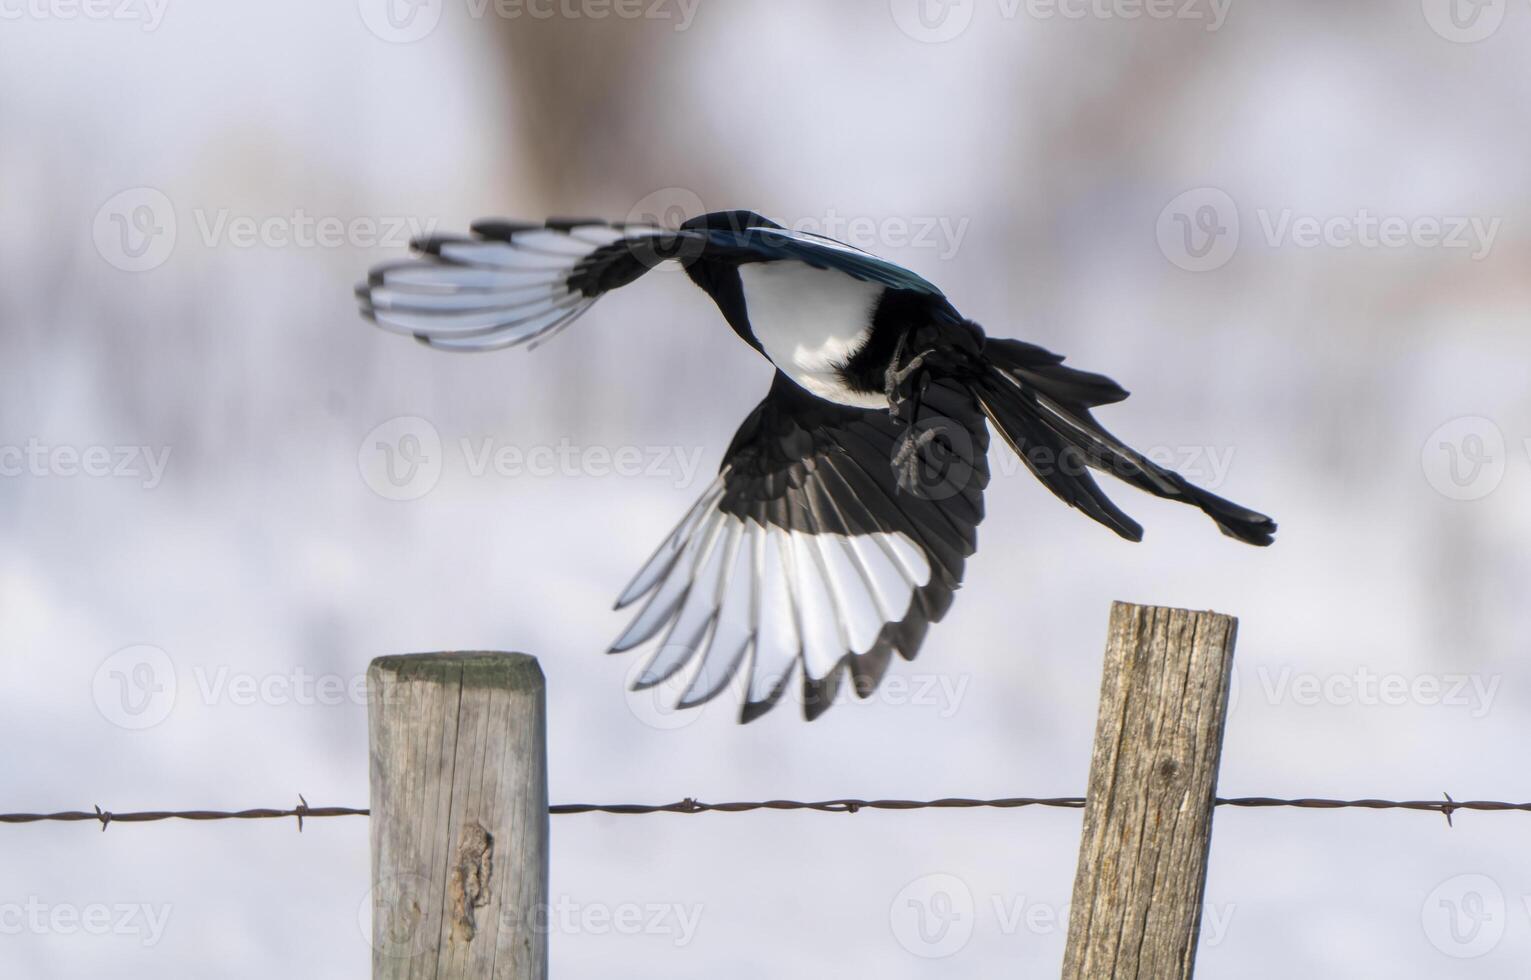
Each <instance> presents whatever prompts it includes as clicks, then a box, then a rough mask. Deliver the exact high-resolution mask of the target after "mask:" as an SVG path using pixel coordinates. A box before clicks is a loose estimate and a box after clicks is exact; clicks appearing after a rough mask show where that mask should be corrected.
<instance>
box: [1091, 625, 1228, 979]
mask: <svg viewBox="0 0 1531 980" xmlns="http://www.w3.org/2000/svg"><path fill="white" fill-rule="evenodd" d="M1237 631H1238V620H1236V619H1234V618H1233V617H1231V616H1222V615H1219V614H1217V613H1211V612H1189V611H1187V610H1184V609H1164V608H1159V607H1152V606H1134V605H1130V604H1128V603H1122V602H1118V603H1115V604H1114V605H1113V606H1112V608H1111V625H1110V637H1109V640H1108V642H1107V646H1106V663H1105V671H1104V674H1103V676H1102V679H1101V688H1100V716H1099V719H1098V721H1097V723H1096V728H1095V750H1094V755H1093V758H1092V759H1091V762H1090V782H1089V790H1088V795H1087V802H1086V804H1085V813H1084V833H1083V837H1082V839H1081V841H1080V847H1079V870H1078V873H1077V875H1076V877H1075V879H1074V899H1073V905H1072V911H1071V913H1070V917H1069V931H1068V946H1067V949H1066V951H1065V954H1064V965H1063V976H1064V978H1065V980H1100V978H1132V980H1166V978H1189V977H1190V976H1191V975H1192V972H1193V970H1194V967H1195V959H1196V940H1197V933H1198V931H1199V930H1200V927H1201V908H1202V898H1203V893H1204V891H1205V888H1206V875H1207V851H1208V847H1209V846H1210V844H1211V840H1212V811H1213V806H1214V803H1215V801H1216V793H1217V769H1218V763H1219V760H1220V758H1221V756H1222V745H1223V724H1224V720H1225V717H1226V713H1227V709H1228V683H1229V678H1230V676H1231V673H1232V664H1233V647H1234V640H1235V636H1236V634H1237Z"/></svg>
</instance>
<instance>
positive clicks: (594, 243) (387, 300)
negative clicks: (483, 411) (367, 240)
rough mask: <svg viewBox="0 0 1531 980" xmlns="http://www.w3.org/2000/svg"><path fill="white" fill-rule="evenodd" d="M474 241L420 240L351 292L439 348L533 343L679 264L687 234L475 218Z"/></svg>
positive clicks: (367, 310) (386, 322)
mask: <svg viewBox="0 0 1531 980" xmlns="http://www.w3.org/2000/svg"><path fill="white" fill-rule="evenodd" d="M472 231H473V234H472V236H471V237H454V236H438V237H431V238H423V239H418V240H416V241H414V242H412V243H411V245H410V247H411V249H412V250H413V251H414V252H415V253H416V255H417V256H418V258H415V259H412V260H407V261H403V262H395V263H391V264H387V265H381V266H378V267H377V268H375V269H373V270H372V271H371V273H370V274H369V275H368V277H367V281H366V282H365V283H362V284H361V285H360V286H358V287H357V289H356V294H357V297H358V299H359V300H360V301H361V309H362V313H363V315H365V316H366V317H368V318H369V319H371V320H372V321H373V322H375V323H376V324H377V325H378V326H380V327H383V328H384V329H386V330H391V331H394V332H396V333H402V334H407V335H410V336H413V337H415V338H417V339H419V340H420V341H421V342H423V343H425V344H427V345H429V346H431V347H435V348H439V349H442V350H452V351H470V352H471V351H486V350H499V349H502V348H505V347H514V346H517V345H520V344H527V343H529V344H531V345H532V346H536V344H538V343H540V342H542V341H544V340H546V339H548V338H549V337H551V336H553V335H554V334H555V333H557V332H558V331H559V330H562V329H563V328H564V327H566V326H568V325H569V324H570V323H572V322H573V321H574V320H575V319H577V318H578V317H579V316H580V315H581V314H582V313H584V312H585V311H586V310H588V309H589V308H590V306H591V305H592V304H593V303H594V302H595V301H596V300H597V299H598V298H600V296H601V295H602V294H604V293H606V292H608V291H610V290H612V289H616V288H617V287H619V286H624V285H626V284H628V283H630V282H632V281H633V280H635V279H637V278H638V277H640V276H642V275H643V274H644V273H645V272H647V271H648V270H649V269H651V268H653V267H654V266H655V265H657V264H659V263H660V262H663V261H665V260H667V259H670V258H675V257H676V256H677V255H678V253H679V250H680V248H681V246H682V243H683V242H684V241H685V240H686V238H687V236H686V235H685V234H684V233H677V232H669V231H664V230H662V229H659V228H654V227H650V226H633V225H610V224H606V223H604V222H600V221H594V220H578V219H576V220H550V221H548V222H547V223H545V224H541V225H534V224H524V223H517V222H509V221H480V222H477V223H475V224H474V225H473V226H472Z"/></svg>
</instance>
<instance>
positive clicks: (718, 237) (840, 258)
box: [699, 227, 945, 298]
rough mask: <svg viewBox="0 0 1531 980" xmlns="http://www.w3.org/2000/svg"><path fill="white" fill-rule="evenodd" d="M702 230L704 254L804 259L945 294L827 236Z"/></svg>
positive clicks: (897, 267)
mask: <svg viewBox="0 0 1531 980" xmlns="http://www.w3.org/2000/svg"><path fill="white" fill-rule="evenodd" d="M699 233H700V234H704V235H706V236H707V243H706V245H705V251H703V252H702V253H701V254H703V255H724V254H727V253H728V252H730V251H732V252H733V253H734V255H735V257H736V258H737V259H739V260H742V261H751V260H754V261H767V262H773V261H774V262H780V261H794V262H802V263H804V264H806V265H811V266H813V267H814V268H816V269H835V270H838V271H840V272H843V273H845V274H846V275H848V276H850V277H851V278H853V279H860V280H862V281H863V282H875V283H878V284H879V285H883V286H887V287H888V288H890V289H902V290H908V291H910V292H916V293H922V294H924V295H927V296H937V297H942V298H944V296H945V294H944V293H942V292H941V290H940V289H938V288H936V287H935V286H934V285H933V284H932V283H930V282H928V281H926V280H925V279H923V278H921V277H920V276H918V275H916V274H914V273H913V272H910V271H909V270H908V269H905V268H904V267H903V266H901V265H895V264H894V263H892V262H889V261H888V260H887V259H884V258H880V257H878V256H876V255H873V254H872V253H871V252H867V251H863V250H862V249H859V248H857V247H855V246H854V245H847V244H845V243H844V242H840V241H836V240H835V239H833V238H828V237H825V236H824V235H816V234H813V233H812V232H807V231H793V230H791V229H789V228H763V227H752V228H744V229H741V230H732V229H719V228H712V229H707V230H705V231H702V232H699Z"/></svg>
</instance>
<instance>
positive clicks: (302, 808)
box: [0, 793, 1531, 832]
mask: <svg viewBox="0 0 1531 980" xmlns="http://www.w3.org/2000/svg"><path fill="white" fill-rule="evenodd" d="M1442 795H1443V796H1444V797H1445V798H1444V799H1441V800H1330V799H1318V798H1302V799H1281V798H1278V797H1273V796H1237V797H1231V798H1230V797H1221V796H1220V797H1218V798H1217V801H1216V802H1217V805H1218V806H1231V807H1239V808H1241V809H1263V808H1275V807H1286V808H1293V809H1299V810H1415V811H1422V812H1425V813H1439V814H1441V815H1442V816H1444V817H1445V818H1446V823H1447V825H1448V826H1449V825H1451V823H1452V819H1451V818H1452V814H1454V813H1458V812H1460V811H1462V810H1472V811H1478V812H1486V813H1495V812H1504V811H1519V812H1522V813H1531V803H1506V802H1503V801H1500V800H1454V799H1452V798H1451V794H1450V793H1445V794H1442ZM1084 805H1085V800H1084V797H1082V796H1054V797H1031V796H1013V797H1005V798H1001V799H992V800H982V799H968V798H966V797H946V798H944V799H939V800H858V799H839V800H817V801H804V800H755V801H747V802H736V803H704V802H702V801H701V800H697V799H693V798H691V797H687V798H686V799H684V800H679V801H677V802H675V803H558V804H554V805H552V806H550V807H548V813H550V814H552V815H554V816H566V815H570V814H579V813H607V814H616V815H619V816H641V815H645V814H654V813H684V814H697V813H749V812H752V811H758V810H812V811H817V812H820V813H859V812H860V811H862V810H975V809H984V808H987V809H998V810H1018V809H1021V808H1023V807H1032V806H1036V807H1057V808H1061V809H1067V810H1082V809H1084ZM370 812H371V811H369V810H367V809H366V808H364V807H349V806H309V805H308V801H307V800H306V799H304V798H303V796H302V795H301V794H300V795H299V796H298V805H297V806H295V807H292V808H290V809H281V808H272V807H262V808H258V809H253V810H142V811H135V812H130V813H114V812H112V811H110V810H103V809H101V807H100V806H96V807H94V808H93V809H91V810H64V811H61V812H58V813H0V824H7V823H14V824H22V823H44V822H59V823H79V822H85V821H95V822H98V823H100V824H101V829H102V830H103V831H104V830H106V828H107V827H108V826H109V825H111V824H113V823H152V822H155V821H159V820H281V819H290V818H296V819H297V821H298V830H299V831H300V832H301V831H302V830H303V821H304V820H306V819H316V818H321V817H365V816H369V815H370Z"/></svg>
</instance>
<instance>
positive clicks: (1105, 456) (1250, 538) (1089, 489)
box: [970, 338, 1276, 546]
mask: <svg viewBox="0 0 1531 980" xmlns="http://www.w3.org/2000/svg"><path fill="white" fill-rule="evenodd" d="M983 353H984V361H985V367H984V370H983V372H982V373H981V374H980V375H979V376H978V377H977V378H976V379H975V380H974V381H972V382H971V383H970V387H971V389H972V391H973V395H974V397H976V398H977V400H978V404H979V405H980V407H981V408H982V409H983V412H984V414H985V415H986V416H987V417H988V419H989V422H990V423H991V424H992V425H993V426H994V428H995V429H996V430H997V431H998V432H999V434H1000V435H1001V436H1002V437H1003V438H1004V440H1005V442H1006V443H1008V444H1009V446H1010V448H1011V449H1013V450H1014V451H1015V452H1016V454H1017V455H1019V456H1020V457H1021V460H1022V461H1023V462H1024V463H1025V464H1026V466H1027V468H1028V469H1030V470H1031V472H1032V473H1033V474H1034V475H1035V476H1036V477H1037V479H1038V480H1041V481H1042V483H1043V485H1045V486H1046V487H1047V488H1048V489H1049V490H1051V491H1052V492H1053V493H1054V494H1056V495H1057V496H1058V497H1059V498H1060V499H1062V500H1063V501H1064V502H1065V503H1068V504H1069V505H1071V506H1074V507H1077V508H1079V509H1080V510H1082V511H1084V512H1085V513H1086V514H1088V515H1089V516H1090V517H1092V518H1094V519H1095V520H1097V521H1099V522H1100V523H1102V524H1104V525H1105V526H1107V527H1109V528H1111V529H1112V530H1113V531H1115V532H1116V533H1117V534H1120V535H1121V536H1122V537H1124V538H1127V539H1129V540H1132V541H1138V540H1141V539H1142V537H1143V528H1142V527H1141V526H1140V525H1139V524H1138V523H1137V522H1136V521H1134V520H1133V519H1132V518H1131V517H1128V516H1127V515H1126V514H1125V513H1123V512H1122V510H1121V509H1120V508H1119V507H1117V506H1116V505H1115V504H1114V503H1112V502H1111V499H1110V498H1109V497H1107V496H1106V494H1105V492H1104V491H1103V490H1101V488H1100V486H1099V484H1097V483H1096V482H1095V478H1094V477H1093V476H1092V475H1091V473H1090V469H1096V470H1101V471H1103V472H1107V473H1110V474H1111V475H1112V476H1115V477H1117V478H1118V479H1120V480H1122V481H1124V482H1126V483H1129V484H1131V485H1132V486H1135V487H1137V488H1138V489H1140V490H1146V491H1148V492H1149V493H1151V494H1154V495H1155V496H1158V497H1164V498H1166V499H1168V500H1178V501H1181V502H1182V503H1187V504H1190V505H1192V506H1194V507H1197V508H1199V509H1200V510H1202V511H1203V512H1204V513H1205V514H1206V515H1207V516H1208V517H1211V518H1212V520H1214V521H1216V522H1217V526H1218V527H1219V528H1221V529H1222V532H1223V533H1224V534H1226V535H1228V536H1229V537H1232V538H1237V539H1239V540H1240V541H1244V542H1247V543H1249V544H1253V545H1262V546H1263V545H1268V544H1270V543H1271V541H1272V540H1273V538H1274V535H1275V533H1276V522H1275V521H1273V520H1271V519H1270V518H1269V517H1266V516H1265V515H1264V514H1260V513H1257V512H1255V511H1252V510H1249V509H1247V508H1245V507H1241V506H1239V505H1238V504H1235V503H1233V502H1231V501H1228V500H1224V499H1223V498H1222V497H1219V496H1216V495H1215V494H1212V493H1209V492H1207V491H1206V490H1203V489H1201V488H1200V487H1197V486H1195V485H1193V484H1192V483H1190V482H1189V481H1188V480H1186V479H1185V478H1184V477H1183V476H1181V475H1180V474H1178V473H1176V472H1174V471H1172V470H1168V469H1165V468H1164V467H1162V466H1160V465H1158V464H1157V463H1154V462H1153V461H1152V460H1149V459H1148V458H1147V457H1145V456H1143V455H1142V454H1141V453H1139V452H1137V451H1136V450H1134V449H1132V448H1131V447H1130V446H1128V445H1126V444H1125V443H1123V442H1122V441H1121V440H1120V439H1118V438H1116V437H1115V436H1113V435H1112V434H1111V433H1110V432H1108V431H1106V429H1105V428H1103V427H1102V426H1101V425H1100V423H1099V422H1097V421H1095V418H1094V416H1093V415H1091V414H1090V409H1091V408H1093V407H1095V406H1098V405H1109V404H1112V403H1114V402H1119V401H1121V400H1122V399H1124V398H1126V397H1127V392H1126V391H1124V390H1123V389H1122V388H1121V386H1119V385H1118V384H1117V383H1116V382H1114V381H1112V380H1111V379H1110V378H1107V377H1105V376H1103V375H1099V374H1092V373H1090V372H1088V371H1079V370H1076V369H1074V368H1070V367H1065V366H1064V365H1063V358H1061V357H1059V356H1058V355H1056V354H1053V353H1051V352H1049V351H1046V350H1043V349H1042V348H1040V347H1037V346H1035V345H1032V344H1027V343H1023V342H1021V341H1016V340H995V339H992V338H991V339H989V340H988V341H987V343H986V344H985V346H984V351H983Z"/></svg>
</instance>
